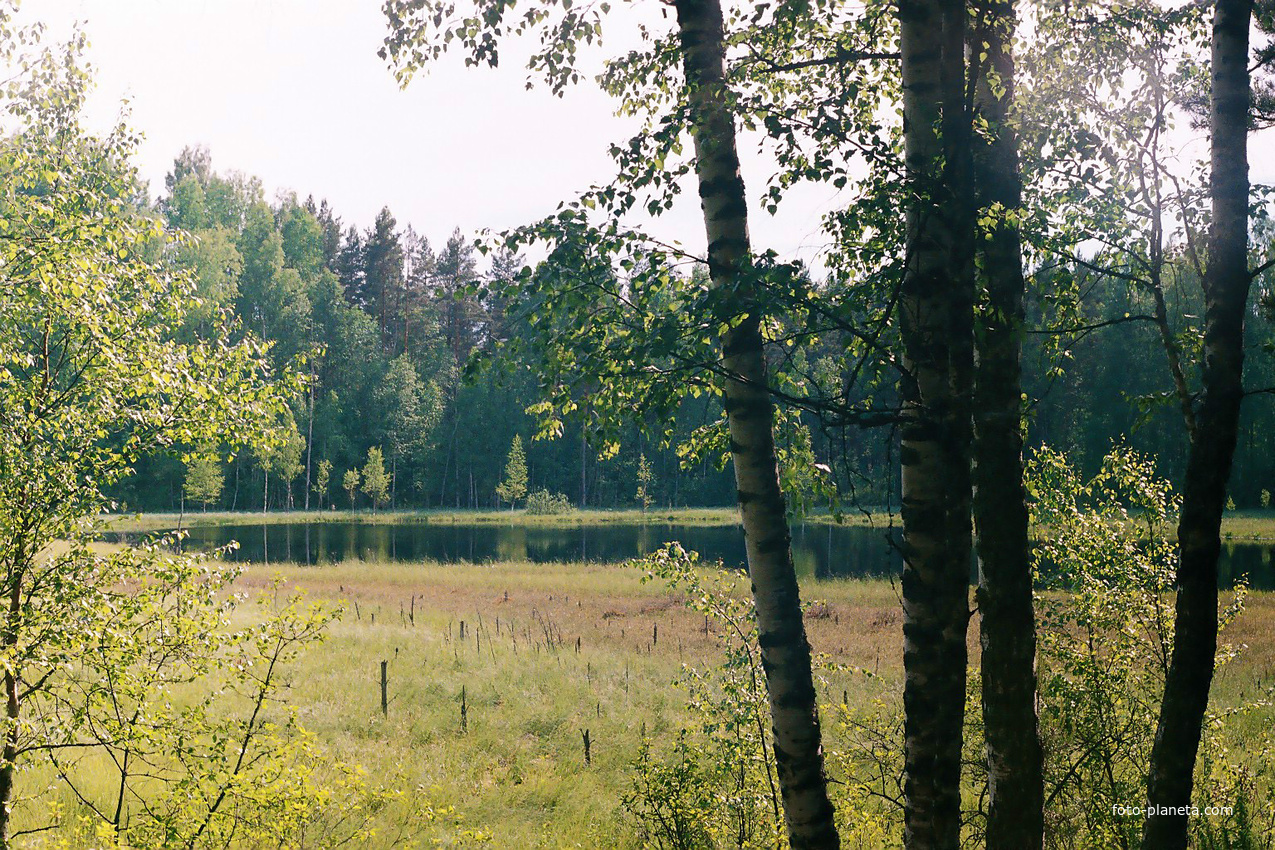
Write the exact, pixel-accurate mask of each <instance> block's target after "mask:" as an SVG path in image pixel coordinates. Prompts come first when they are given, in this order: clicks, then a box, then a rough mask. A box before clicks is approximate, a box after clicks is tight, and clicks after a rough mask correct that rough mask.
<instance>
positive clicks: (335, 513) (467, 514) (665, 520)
mask: <svg viewBox="0 0 1275 850" xmlns="http://www.w3.org/2000/svg"><path fill="white" fill-rule="evenodd" d="M101 520H102V523H103V526H102V527H103V530H105V531H112V532H139V531H163V530H168V529H172V528H177V527H179V526H181V527H186V528H191V527H195V526H217V525H277V524H285V523H295V524H305V523H311V524H313V523H327V522H333V523H337V522H340V523H345V522H360V523H376V524H385V525H412V524H421V525H503V526H511V525H512V526H528V527H540V526H549V527H563V528H573V527H577V526H592V525H638V524H642V523H650V524H670V525H698V526H730V525H738V524H739V512H738V510H737V509H735V508H733V507H732V508H715V507H708V508H651V509H650V510H648V511H646V513H643V512H642V511H640V510H637V509H602V508H586V509H583V510H579V509H577V510H572V511H569V512H567V513H562V514H547V515H537V514H529V513H527V512H526V511H525V510H523V509H516V510H490V509H479V510H464V509H461V510H457V509H452V508H446V509H430V510H381V511H371V510H366V509H361V510H356V511H352V510H348V509H343V510H321V511H320V510H309V511H306V510H296V511H271V512H269V513H263V512H261V511H207V512H204V511H199V510H194V511H187V512H185V513H184V514H183V513H177V512H175V511H174V512H157V513H136V514H106V515H103V516H102V518H101ZM794 522H798V523H805V524H809V525H845V526H854V527H861V528H901V527H902V524H903V522H902V519H901V517H900V516H899V514H898V512H897V511H895V512H889V511H884V510H879V509H873V510H853V511H850V510H848V511H845V512H844V513H842V514H841V515H840V516H834V515H832V514H829V513H811V514H805V515H802V516H799V517H796V518H795V519H794ZM1222 540H1223V542H1226V541H1234V542H1245V541H1262V540H1275V509H1271V510H1245V511H1229V512H1228V513H1227V514H1226V515H1225V516H1224V517H1222Z"/></svg>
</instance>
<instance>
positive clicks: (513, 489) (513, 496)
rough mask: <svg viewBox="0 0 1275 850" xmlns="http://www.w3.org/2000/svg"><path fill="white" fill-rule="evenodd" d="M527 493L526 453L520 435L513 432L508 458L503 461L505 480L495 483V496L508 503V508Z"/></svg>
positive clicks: (511, 507)
mask: <svg viewBox="0 0 1275 850" xmlns="http://www.w3.org/2000/svg"><path fill="white" fill-rule="evenodd" d="M526 495H527V454H526V452H524V451H523V449H522V437H520V436H519V435H517V434H514V441H513V443H512V444H510V446H509V460H507V461H506V462H505V480H504V481H503V482H501V483H500V484H498V485H496V496H497V498H499V499H502V500H503V501H506V502H508V503H509V508H510V510H512V509H513V507H514V505H515V503H516V502H517V501H518V500H519V499H521V498H523V497H525V496H526Z"/></svg>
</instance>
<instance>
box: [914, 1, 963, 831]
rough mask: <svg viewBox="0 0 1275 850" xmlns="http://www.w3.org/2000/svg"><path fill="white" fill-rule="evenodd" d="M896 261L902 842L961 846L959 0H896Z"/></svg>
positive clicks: (961, 83) (961, 580) (961, 545)
mask: <svg viewBox="0 0 1275 850" xmlns="http://www.w3.org/2000/svg"><path fill="white" fill-rule="evenodd" d="M899 19H900V24H901V29H900V50H901V54H902V71H903V135H904V154H905V160H906V168H907V184H908V187H907V188H908V202H907V244H906V252H907V264H906V267H905V269H904V277H903V288H902V293H901V296H902V297H901V299H900V330H901V335H902V341H903V348H904V359H903V363H904V371H905V377H904V380H903V382H902V384H903V386H902V390H903V392H902V396H903V403H904V409H903V423H902V427H901V441H902V445H901V448H900V453H899V459H900V465H901V468H902V476H901V477H902V493H901V496H902V516H903V553H904V568H903V665H904V685H903V705H904V715H905V716H904V770H905V780H904V844H905V846H906V847H908V848H909V850H957V848H958V847H959V845H960V833H961V816H960V802H961V799H960V780H961V736H962V731H963V729H962V727H963V719H964V708H965V681H966V665H967V663H968V658H967V652H966V647H965V636H966V632H967V630H968V627H969V571H970V549H971V541H970V442H971V423H970V397H971V393H972V389H973V388H972V372H973V290H974V285H973V283H974V274H973V260H972V250H973V249H972V245H973V241H974V240H973V199H972V189H971V186H970V170H969V136H970V132H969V130H970V124H969V115H968V112H967V110H966V109H965V106H964V89H965V59H964V51H965V9H964V4H963V2H961V0H902V2H901V3H900V5H899Z"/></svg>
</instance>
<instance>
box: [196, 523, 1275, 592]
mask: <svg viewBox="0 0 1275 850" xmlns="http://www.w3.org/2000/svg"><path fill="white" fill-rule="evenodd" d="M897 534H898V531H897V529H896V530H893V531H891V530H885V529H872V528H861V527H852V528H847V527H842V526H834V525H824V524H818V525H815V524H810V525H798V526H796V527H794V529H793V560H794V563H795V565H796V567H797V573H798V575H801V576H814V577H818V578H838V577H862V576H882V575H897V574H899V573H900V572H901V571H902V558H901V556H900V554H899V552H898V550H897V549H896V548H895V547H894V546H893V545H892V544H891V539H892V538H891V535H894V538H893V539H895V540H897ZM231 540H238V541H239V543H240V548H239V550H238V552H236V553H235V554H234V555H233V557H234V559H235V560H238V561H245V562H252V563H271V562H293V563H301V564H329V563H338V562H341V561H347V560H364V561H423V560H429V561H439V562H442V563H455V562H460V561H467V562H470V563H490V562H493V561H530V562H533V563H543V562H555V561H556V562H569V561H601V562H612V561H624V560H628V559H630V558H637V557H641V556H642V555H645V554H647V553H649V552H651V551H652V550H654V549H657V548H659V547H660V546H662V545H664V544H665V543H667V542H670V541H673V540H677V541H680V542H681V543H682V545H684V546H686V547H687V548H688V549H695V550H697V551H698V552H699V553H700V555H701V556H702V557H703V558H704V559H705V560H708V561H716V560H720V561H722V563H723V564H724V565H725V566H727V567H730V568H736V569H738V568H742V567H743V565H744V536H743V531H742V530H741V529H740V528H739V527H738V526H691V525H672V524H657V523H650V524H647V525H641V524H633V525H618V524H616V525H584V526H574V527H545V526H530V527H529V526H523V525H507V526H505V525H491V524H481V525H426V524H416V523H409V524H400V525H393V524H380V523H366V522H320V523H309V524H308V523H277V524H273V525H263V524H256V523H253V524H239V525H222V526H208V527H202V528H201V527H197V528H193V529H191V530H190V538H189V543H188V545H190V546H192V547H197V548H203V549H207V548H212V547H215V546H222V545H225V544H226V543H228V542H230V541H231ZM1220 566H1221V570H1220V573H1221V578H1222V581H1223V582H1224V584H1226V585H1230V584H1231V583H1232V582H1234V581H1235V580H1236V579H1237V578H1238V577H1240V576H1247V577H1248V579H1249V584H1250V586H1252V587H1253V588H1255V589H1261V590H1272V589H1275V566H1273V565H1272V547H1271V545H1270V544H1257V543H1236V542H1228V543H1227V545H1226V546H1224V547H1223V551H1222V564H1221V565H1220Z"/></svg>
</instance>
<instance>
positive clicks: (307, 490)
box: [305, 369, 314, 511]
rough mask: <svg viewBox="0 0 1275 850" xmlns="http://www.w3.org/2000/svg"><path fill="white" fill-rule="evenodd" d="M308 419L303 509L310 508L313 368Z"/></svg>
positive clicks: (312, 446) (312, 450)
mask: <svg viewBox="0 0 1275 850" xmlns="http://www.w3.org/2000/svg"><path fill="white" fill-rule="evenodd" d="M309 396H310V405H309V406H310V421H309V423H307V425H306V430H305V509H306V510H307V511H308V510H310V461H311V459H312V458H313V455H314V370H313V369H311V370H310V387H309Z"/></svg>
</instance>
